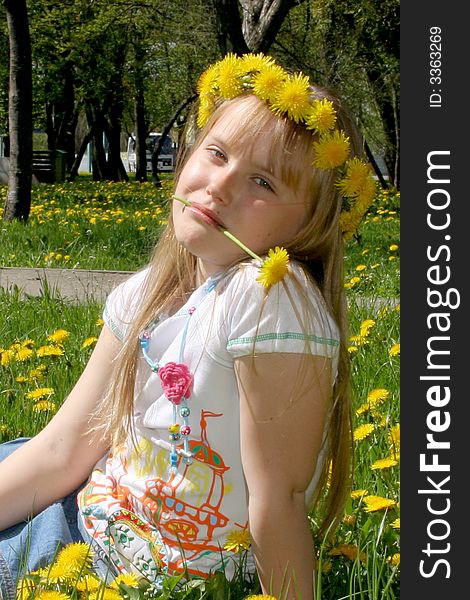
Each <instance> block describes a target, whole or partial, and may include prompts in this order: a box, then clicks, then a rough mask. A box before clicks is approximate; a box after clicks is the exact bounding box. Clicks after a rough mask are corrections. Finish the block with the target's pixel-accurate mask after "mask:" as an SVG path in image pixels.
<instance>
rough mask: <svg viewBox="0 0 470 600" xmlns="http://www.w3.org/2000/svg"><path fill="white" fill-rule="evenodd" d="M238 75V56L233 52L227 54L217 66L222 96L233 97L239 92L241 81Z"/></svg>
mask: <svg viewBox="0 0 470 600" xmlns="http://www.w3.org/2000/svg"><path fill="white" fill-rule="evenodd" d="M240 75H241V69H240V63H239V59H238V57H237V56H236V55H235V54H231V53H230V54H227V55H226V56H225V57H224V58H223V59H222V60H221V61H220V62H219V66H218V84H219V91H220V94H221V95H222V96H223V97H224V98H235V97H236V96H238V95H239V94H240V93H241V91H242V89H243V82H242V80H241V78H240Z"/></svg>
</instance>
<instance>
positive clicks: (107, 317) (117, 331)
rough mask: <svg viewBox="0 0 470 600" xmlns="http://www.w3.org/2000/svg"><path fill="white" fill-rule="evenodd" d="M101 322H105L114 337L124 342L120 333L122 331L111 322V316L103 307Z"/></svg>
mask: <svg viewBox="0 0 470 600" xmlns="http://www.w3.org/2000/svg"><path fill="white" fill-rule="evenodd" d="M103 321H105V322H106V324H107V325H108V326H109V327H110V329H111V331H112V332H113V333H114V335H115V336H116V337H117V338H118V339H119V340H120V341H121V342H123V341H124V332H123V331H122V329H121V328H120V327H119V326H118V325H116V323H115V322H114V321H113V319H112V318H111V315H110V314H109V311H108V308H107V306H105V307H104V311H103Z"/></svg>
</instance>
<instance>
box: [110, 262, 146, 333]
mask: <svg viewBox="0 0 470 600" xmlns="http://www.w3.org/2000/svg"><path fill="white" fill-rule="evenodd" d="M147 274H148V269H143V270H142V271H139V272H137V273H135V274H134V275H131V276H130V277H129V279H126V280H125V281H123V282H122V283H121V284H119V285H118V286H116V287H115V288H114V290H112V292H111V293H110V294H109V295H108V298H107V300H106V304H105V307H104V311H103V320H104V322H105V323H106V325H108V327H109V328H110V329H111V330H112V331H113V333H114V334H115V336H116V337H117V338H118V339H119V340H121V341H124V339H125V337H126V333H127V330H128V328H129V326H130V324H131V322H132V318H133V316H134V314H135V311H136V309H137V305H138V303H139V302H140V297H141V292H142V288H143V286H144V283H145V278H146V276H147Z"/></svg>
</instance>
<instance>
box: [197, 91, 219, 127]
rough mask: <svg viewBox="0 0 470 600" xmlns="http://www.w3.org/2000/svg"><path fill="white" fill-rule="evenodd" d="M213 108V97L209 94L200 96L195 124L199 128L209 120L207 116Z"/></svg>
mask: <svg viewBox="0 0 470 600" xmlns="http://www.w3.org/2000/svg"><path fill="white" fill-rule="evenodd" d="M214 110H215V102H214V98H212V97H211V96H201V99H200V102H199V109H198V113H197V126H198V127H199V128H202V127H204V125H205V124H206V123H207V121H208V120H209V117H210V116H211V115H212V113H213V112H214Z"/></svg>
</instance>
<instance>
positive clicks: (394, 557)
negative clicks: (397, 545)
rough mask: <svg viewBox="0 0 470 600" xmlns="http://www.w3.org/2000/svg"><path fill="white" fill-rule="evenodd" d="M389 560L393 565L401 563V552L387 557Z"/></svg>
mask: <svg viewBox="0 0 470 600" xmlns="http://www.w3.org/2000/svg"><path fill="white" fill-rule="evenodd" d="M387 562H389V563H390V564H391V565H393V566H397V565H399V564H400V553H399V552H395V554H392V556H389V557H388V558H387Z"/></svg>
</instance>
